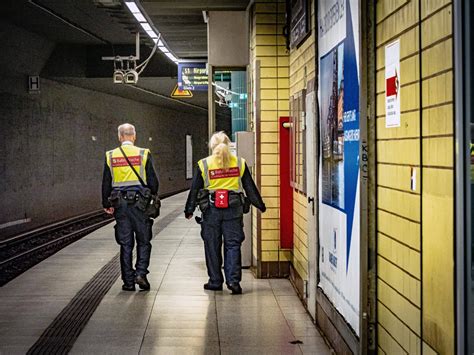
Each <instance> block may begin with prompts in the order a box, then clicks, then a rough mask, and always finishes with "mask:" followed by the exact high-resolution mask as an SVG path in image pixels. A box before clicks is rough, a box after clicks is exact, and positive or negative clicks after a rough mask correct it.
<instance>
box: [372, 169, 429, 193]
mask: <svg viewBox="0 0 474 355" xmlns="http://www.w3.org/2000/svg"><path fill="white" fill-rule="evenodd" d="M412 169H414V173H415V174H416V177H417V181H419V179H420V169H419V168H412V167H409V166H399V165H384V164H379V165H378V166H377V183H378V185H380V186H385V187H389V188H393V189H399V190H404V191H407V192H415V193H419V192H420V184H419V183H418V184H416V190H415V191H412V190H411V177H412Z"/></svg>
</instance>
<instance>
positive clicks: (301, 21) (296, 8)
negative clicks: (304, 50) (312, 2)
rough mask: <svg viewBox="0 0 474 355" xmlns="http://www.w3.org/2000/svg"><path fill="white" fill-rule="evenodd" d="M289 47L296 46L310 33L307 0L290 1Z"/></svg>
mask: <svg viewBox="0 0 474 355" xmlns="http://www.w3.org/2000/svg"><path fill="white" fill-rule="evenodd" d="M290 11H291V22H290V48H291V49H293V48H296V47H297V46H298V45H299V44H300V43H301V42H302V41H303V40H304V39H305V38H306V37H307V36H308V35H309V33H310V27H309V10H308V0H292V1H291V10H290Z"/></svg>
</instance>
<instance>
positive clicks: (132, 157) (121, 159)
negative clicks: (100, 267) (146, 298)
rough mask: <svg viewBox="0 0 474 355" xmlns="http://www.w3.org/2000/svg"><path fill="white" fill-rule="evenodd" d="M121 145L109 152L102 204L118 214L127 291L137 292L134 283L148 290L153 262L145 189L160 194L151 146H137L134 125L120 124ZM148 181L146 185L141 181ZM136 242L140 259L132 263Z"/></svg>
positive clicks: (151, 223) (150, 225) (119, 238)
mask: <svg viewBox="0 0 474 355" xmlns="http://www.w3.org/2000/svg"><path fill="white" fill-rule="evenodd" d="M118 139H119V141H120V143H121V146H120V147H118V148H116V149H114V150H110V151H108V152H107V153H106V159H105V164H104V174H103V179H102V205H103V207H104V210H105V212H106V213H108V214H112V215H113V216H114V217H115V221H116V223H117V224H116V225H115V240H116V241H117V243H118V244H119V245H120V266H121V272H122V280H123V286H122V289H123V290H124V291H135V283H137V284H138V286H139V287H140V288H141V289H142V290H149V289H150V283H149V282H148V279H147V277H146V275H147V274H148V266H149V264H150V253H151V243H150V241H151V238H152V230H151V228H152V225H153V219H151V218H149V217H148V216H147V215H146V214H145V212H144V211H143V210H142V209H140V208H139V201H141V199H142V198H143V196H144V192H145V189H149V190H151V193H152V194H153V195H156V194H157V193H158V187H159V182H158V178H157V175H156V173H155V169H154V167H153V160H152V158H151V153H150V150H149V149H144V148H139V147H136V146H135V145H134V144H135V140H136V132H135V127H134V126H133V125H131V124H129V123H124V124H122V125H120V126H119V127H118ZM140 180H142V181H143V182H146V185H147V186H146V187H144V186H142V183H141V182H140ZM135 240H136V242H137V261H136V264H135V269H133V266H132V257H133V247H134V244H135Z"/></svg>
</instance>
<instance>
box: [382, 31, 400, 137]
mask: <svg viewBox="0 0 474 355" xmlns="http://www.w3.org/2000/svg"><path fill="white" fill-rule="evenodd" d="M385 127H387V128H391V127H400V40H397V41H395V42H393V43H390V44H389V45H387V46H385Z"/></svg>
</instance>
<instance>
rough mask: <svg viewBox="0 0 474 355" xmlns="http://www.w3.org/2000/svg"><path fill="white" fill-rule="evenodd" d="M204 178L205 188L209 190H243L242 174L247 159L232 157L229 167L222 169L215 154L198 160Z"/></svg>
mask: <svg viewBox="0 0 474 355" xmlns="http://www.w3.org/2000/svg"><path fill="white" fill-rule="evenodd" d="M198 165H199V168H200V169H201V174H202V178H203V180H204V188H205V189H207V190H209V191H216V190H229V191H235V192H242V191H243V189H242V176H243V175H244V170H245V160H244V159H243V158H238V157H236V156H232V157H231V162H230V165H229V168H228V169H222V168H220V167H219V166H218V164H217V159H216V158H215V157H214V156H212V155H211V156H209V157H207V158H205V159H202V160H200V161H199V162H198Z"/></svg>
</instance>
